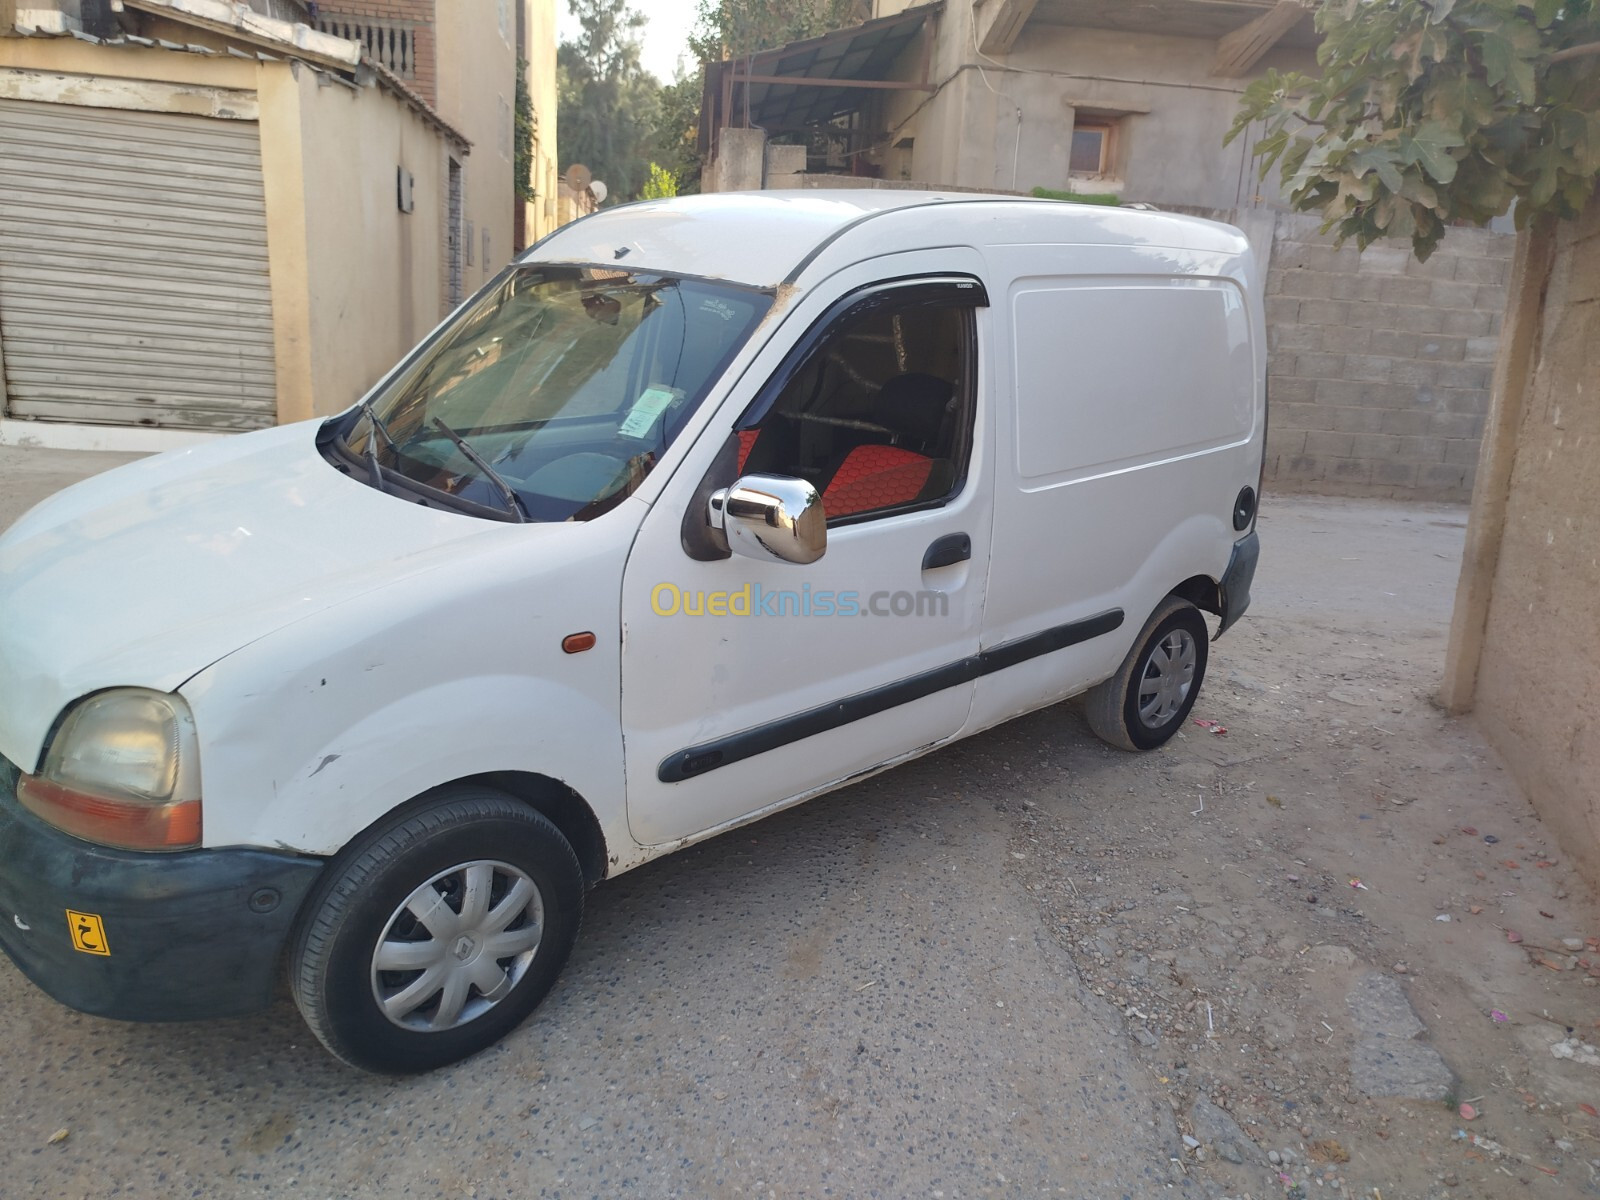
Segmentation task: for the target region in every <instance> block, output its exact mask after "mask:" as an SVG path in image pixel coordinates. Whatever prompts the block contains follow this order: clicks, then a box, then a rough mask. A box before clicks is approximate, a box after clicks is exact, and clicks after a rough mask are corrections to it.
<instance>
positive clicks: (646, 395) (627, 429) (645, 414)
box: [617, 384, 683, 438]
mask: <svg viewBox="0 0 1600 1200" xmlns="http://www.w3.org/2000/svg"><path fill="white" fill-rule="evenodd" d="M682 395H683V393H682V392H680V391H678V389H677V388H669V387H662V386H660V385H659V384H656V385H653V386H651V387H647V388H645V390H644V391H643V392H641V393H640V394H639V398H638V399H637V400H635V401H634V402H633V408H632V410H631V411H630V412H629V413H628V415H627V418H626V419H625V420H624V421H623V422H622V425H621V427H620V428H619V429H618V430H617V432H618V433H620V434H622V436H623V437H631V438H644V437H649V436H650V430H651V429H653V428H654V427H655V423H656V418H658V417H659V416H660V415H661V414H662V413H664V412H666V410H667V405H669V404H671V403H672V402H673V401H674V400H676V399H678V398H679V397H680V396H682Z"/></svg>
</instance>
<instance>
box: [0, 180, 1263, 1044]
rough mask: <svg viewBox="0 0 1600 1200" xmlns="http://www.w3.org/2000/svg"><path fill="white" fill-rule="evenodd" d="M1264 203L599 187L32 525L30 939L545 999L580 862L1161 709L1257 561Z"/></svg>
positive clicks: (132, 957)
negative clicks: (345, 389) (1138, 203)
mask: <svg viewBox="0 0 1600 1200" xmlns="http://www.w3.org/2000/svg"><path fill="white" fill-rule="evenodd" d="M1251 277H1252V265H1251V257H1250V251H1249V247H1248V245H1247V243H1246V242H1245V239H1244V238H1243V236H1242V235H1240V234H1239V233H1238V231H1236V230H1234V229H1231V228H1228V227H1225V226H1221V225H1216V224H1211V223H1208V222H1205V221H1199V220H1194V219H1190V218H1184V217H1177V216H1169V215H1164V214H1159V213H1150V212H1132V211H1121V210H1117V209H1109V208H1095V207H1084V206H1077V205H1069V204H1060V203H1055V202H1050V201H1026V200H1016V199H1004V198H994V197H974V196H943V195H930V194H922V193H911V192H897V191H850V192H839V193H829V192H793V193H767V194H760V195H718V196H704V197H695V198H689V199H681V200H673V201H665V202H659V203H645V204H636V205H632V206H628V207H624V208H619V209H613V210H608V211H606V212H603V213H600V214H598V215H596V216H593V217H590V218H588V219H586V220H583V221H580V222H578V223H576V224H574V225H570V226H568V227H566V228H564V229H561V230H559V231H557V232H556V233H555V234H553V235H552V236H550V237H549V238H547V239H545V240H544V241H543V242H541V243H540V244H539V245H537V246H535V247H533V248H532V249H531V250H530V251H528V252H527V254H525V255H524V256H523V257H522V258H521V260H520V261H518V262H517V263H515V264H514V265H512V266H511V267H510V268H508V269H507V270H506V271H504V272H503V273H502V274H501V275H500V276H499V277H498V278H496V279H495V280H494V281H493V282H491V283H490V284H489V285H487V286H486V287H485V288H484V289H483V290H482V291H481V292H480V293H479V294H478V295H477V296H475V297H473V298H472V299H471V300H470V301H468V302H467V303H466V304H464V305H463V306H462V307H461V308H460V309H459V310H458V311H457V312H456V313H455V314H454V315H453V316H451V317H450V318H449V319H448V320H447V321H445V323H444V324H443V325H442V326H441V327H440V328H439V329H438V330H437V331H435V332H434V333H433V334H432V335H431V336H430V337H429V338H428V340H427V341H425V342H424V343H423V344H422V345H421V346H420V347H418V348H417V349H416V351H414V352H413V353H412V354H411V356H410V357H409V358H407V359H406V360H405V361H404V362H402V363H401V364H400V365H399V366H398V367H396V368H395V369H394V370H393V371H392V372H391V373H390V374H389V375H388V376H387V377H386V378H385V379H383V381H382V382H380V383H379V384H378V385H377V386H376V387H375V388H373V390H372V391H371V393H370V394H369V395H368V396H367V398H366V399H364V400H363V401H362V402H361V403H360V404H359V405H357V406H356V407H355V408H352V409H350V410H349V411H348V412H345V413H342V414H340V415H338V416H335V417H332V418H330V419H328V420H325V421H316V422H308V423H304V424H297V425H290V426H287V427H284V428H279V429H273V430H268V431H264V432H260V433H252V434H245V435H242V436H238V437H231V438H227V439H225V440H218V441H214V442H211V443H209V444H207V445H204V446H202V447H199V448H196V449H191V450H186V451H181V452H174V453H169V454H164V455H161V456H158V457H155V458H151V459H147V460H144V461H141V462H138V463H135V464H132V465H130V466H125V467H122V468H120V469H118V470H115V471H111V472H109V473H107V474H105V475H102V476H100V477H98V478H95V479H92V480H89V481H88V482H85V483H81V484H79V485H77V486H76V487H73V488H69V489H68V490H66V491H64V492H62V493H60V494H59V495H57V496H56V497H54V498H53V499H51V500H49V501H47V502H45V503H44V504H41V505H40V506H39V507H38V508H36V509H34V510H33V511H32V512H31V513H30V514H28V515H27V516H25V517H24V518H23V519H22V520H21V521H19V522H18V523H17V524H16V525H15V526H14V527H13V528H12V529H10V530H9V531H8V532H7V533H6V534H5V535H4V536H3V537H0V943H3V944H4V946H5V949H6V951H7V952H8V953H9V954H10V956H11V958H12V959H13V960H14V961H15V962H16V963H17V965H18V966H19V967H20V968H21V969H22V970H23V971H24V972H25V973H26V974H27V975H28V976H29V977H30V978H31V979H33V980H34V982H35V983H37V984H38V985H39V986H40V987H41V988H43V989H44V990H45V991H46V992H48V993H49V994H50V995H52V996H54V997H55V998H57V999H58V1000H60V1001H61V1002H63V1003H65V1004H68V1005H70V1006H72V1007H74V1008H77V1009H81V1010H83V1011H85V1012H90V1013H98V1014H103V1015H106V1016H112V1017H121V1018H128V1019H134V1020H177V1019H187V1018H198V1017H209V1016H221V1015H232V1014H238V1013H243V1012H247V1011H251V1010H253V1009H257V1008H260V1007H261V1006H263V1005H265V1004H267V1003H268V1001H269V1000H270V998H271V996H272V994H273V992H274V988H275V986H276V985H277V983H278V982H279V981H281V980H282V978H283V977H284V975H285V973H286V974H287V978H288V982H289V984H290V988H291V990H292V992H293V995H294V998H295V1001H296V1002H297V1004H298V1005H299V1007H300V1010H301V1012H302V1013H303V1014H304V1015H305V1018H306V1020H307V1022H308V1023H309V1024H310V1026H311V1028H312V1029H313V1030H314V1031H315V1032H316V1034H317V1036H318V1037H319V1038H321V1039H322V1041H323V1042H324V1043H325V1044H326V1045H327V1046H328V1048H329V1049H330V1050H332V1051H333V1052H334V1053H335V1054H337V1055H338V1056H339V1057H340V1058H342V1059H344V1060H346V1061H347V1062H350V1063H353V1064H355V1065H357V1066H361V1067H365V1068H369V1069H373V1070H379V1071H414V1070H423V1069H427V1068H430V1067H434V1066H438V1065H440V1064H442V1063H447V1062H450V1061H452V1060H455V1059H458V1058H461V1057H463V1056H464V1055H467V1054H471V1053H473V1052H474V1051H477V1050H479V1049H481V1048H483V1047H485V1046H487V1045H489V1044H491V1043H492V1042H494V1041H495V1040H497V1039H498V1038H500V1037H501V1036H503V1035H504V1034H505V1033H507V1032H508V1031H509V1030H511V1029H512V1028H514V1027H515V1026H516V1025H517V1024H518V1023H519V1022H520V1021H521V1020H523V1018H524V1017H526V1016H527V1014H528V1013H529V1012H530V1011H531V1010H532V1009H533V1008H534V1007H535V1005H537V1004H538V1003H539V1001H540V999H541V998H542V997H543V996H544V995H545V993H546V992H547V991H548V990H549V988H550V987H551V985H552V984H553V983H554V981H555V978H556V975H557V974H558V973H559V972H560V970H561V967H562V965H563V963H564V961H565V960H566V958H567V955H568V953H569V951H570V950H571V947H572V944H573V940H574V938H575V937H576V936H577V932H578V925H579V918H580V915H581V912H582V908H583V902H584V893H585V889H586V888H587V887H588V886H590V885H592V884H595V883H597V882H599V881H600V880H602V879H605V878H607V877H609V876H613V875H616V874H619V873H621V872H623V871H627V870H629V869H631V868H633V867H636V866H639V865H640V864H641V863H644V862H648V861H649V860H650V859H652V858H655V857H657V856H659V855H662V854H666V853H668V852H670V851H673V850H676V849H678V848H680V847H682V846H685V845H688V844H690V843H692V842H695V841H699V840H701V839H703V838H708V837H711V836H713V835H714V834H717V833H720V832H722V831H724V830H727V829H730V828H732V827H734V826H737V825H740V824H743V823H746V822H749V821H753V820H756V819H757V818H759V817H762V816H765V815H766V814H768V813H771V812H774V811H776V810H778V809H781V808H784V807H786V806H788V805H792V804H795V803H798V802H799V801H801V800H805V799H807V798H808V797H811V796H815V795H817V794H818V793H821V792H825V791H828V790H829V789H832V788H837V787H841V786H843V785H845V784H847V783H849V782H851V781H853V780H857V779H860V778H862V777H863V776H865V775H868V774H871V773H872V772H874V771H879V770H882V769H884V768H886V767H889V766H892V765H893V764H895V763H898V762H902V761H905V760H906V759H909V758H913V757H915V756H917V755H920V754H925V753H927V752H928V751H929V750H932V749H934V748H936V747H938V746H942V745H945V744H947V743H949V742H952V741H954V740H956V739H957V738H961V737H965V736H967V735H969V734H972V733H976V732H979V731H980V730H983V729H986V728H989V727H990V726H993V725H996V724H998V723H999V722H1001V721H1005V720H1007V719H1009V718H1011V717H1014V716H1017V715H1019V714H1022V713H1026V712H1029V711H1030V710H1033V709H1038V708H1040V707H1042V706H1045V705H1049V704H1054V703H1056V702H1057V701H1059V700H1062V699H1064V698H1066V697H1069V696H1073V695H1076V694H1078V693H1083V692H1087V693H1088V699H1087V707H1088V713H1089V719H1090V724H1091V726H1092V727H1093V728H1094V729H1095V731H1096V732H1098V733H1099V734H1100V735H1101V736H1102V737H1104V738H1106V739H1107V740H1109V741H1110V742H1112V743H1113V744H1115V745H1117V746H1121V747H1123V748H1125V749H1129V750H1135V749H1151V748H1153V747H1156V746H1159V745H1161V744H1162V743H1164V742H1165V741H1166V740H1167V739H1168V738H1170V737H1171V736H1172V735H1173V734H1174V733H1175V732H1176V731H1177V730H1178V728H1179V727H1180V726H1181V725H1182V724H1183V722H1184V721H1185V719H1186V717H1187V714H1188V713H1189V710H1190V708H1191V706H1192V705H1193V704H1194V702H1195V697H1196V694H1197V692H1198V690H1199V688H1200V684H1201V680H1202V678H1203V677H1204V674H1205V667H1206V652H1207V644H1208V641H1209V638H1210V628H1209V627H1208V624H1207V622H1206V619H1205V618H1204V617H1203V616H1202V610H1204V611H1205V612H1209V613H1212V614H1214V615H1215V617H1216V621H1215V625H1216V627H1217V632H1218V633H1220V632H1221V631H1222V630H1224V629H1226V628H1228V626H1230V625H1231V624H1232V623H1233V622H1234V621H1236V620H1237V619H1238V618H1239V615H1240V614H1241V613H1242V612H1243V611H1244V609H1245V606H1246V605H1247V604H1248V602H1249V597H1250V582H1251V577H1252V575H1253V573H1254V568H1255V562H1256V554H1257V543H1256V536H1255V533H1254V525H1255V508H1256V494H1257V489H1258V487H1259V485H1260V472H1261V466H1262V452H1263V444H1264V435H1265V428H1266V397H1265V386H1264V375H1265V363H1266V352H1265V345H1264V340H1263V326H1262V314H1261V306H1260V298H1259V296H1257V295H1256V294H1255V293H1254V292H1253V291H1252V286H1251V284H1250V282H1249V281H1250V279H1251Z"/></svg>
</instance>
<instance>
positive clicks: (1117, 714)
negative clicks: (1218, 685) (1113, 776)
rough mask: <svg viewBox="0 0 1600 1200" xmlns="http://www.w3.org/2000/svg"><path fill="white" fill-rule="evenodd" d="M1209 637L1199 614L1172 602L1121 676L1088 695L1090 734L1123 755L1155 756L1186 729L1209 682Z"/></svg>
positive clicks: (1155, 618) (1163, 606) (1159, 611)
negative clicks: (1144, 753) (1127, 752)
mask: <svg viewBox="0 0 1600 1200" xmlns="http://www.w3.org/2000/svg"><path fill="white" fill-rule="evenodd" d="M1208 637H1209V631H1208V630H1207V629H1206V622H1205V618H1204V617H1202V616H1201V615H1200V610H1199V609H1198V608H1196V607H1195V606H1194V605H1193V604H1190V603H1189V602H1188V601H1187V600H1180V599H1178V598H1177V597H1176V596H1168V597H1167V598H1166V599H1165V600H1163V601H1162V602H1161V603H1160V605H1158V606H1157V607H1156V611H1155V612H1154V613H1152V614H1151V616H1150V619H1149V620H1148V621H1146V622H1145V626H1144V628H1143V629H1142V630H1140V632H1139V636H1138V638H1136V639H1135V640H1134V643H1133V649H1131V650H1129V651H1128V657H1127V658H1125V659H1123V660H1122V666H1121V667H1119V668H1118V669H1117V673H1116V674H1115V675H1113V676H1112V677H1111V678H1110V679H1107V680H1106V681H1105V682H1104V683H1100V684H1097V685H1095V686H1094V687H1092V688H1090V689H1089V692H1088V694H1087V695H1086V696H1085V698H1084V715H1085V716H1087V717H1088V718H1089V728H1090V729H1092V730H1094V732H1095V734H1096V735H1097V736H1099V737H1100V738H1101V739H1102V740H1103V741H1105V742H1108V743H1110V744H1111V745H1113V746H1115V747H1117V748H1118V749H1119V750H1154V749H1155V748H1156V747H1157V746H1162V745H1165V744H1166V743H1167V742H1168V741H1169V740H1170V739H1171V737H1172V735H1173V734H1175V733H1177V732H1178V730H1179V729H1180V728H1182V726H1183V722H1184V718H1186V717H1187V716H1188V715H1189V710H1190V709H1192V708H1193V707H1194V702H1195V700H1196V698H1198V697H1199V695H1200V685H1201V684H1202V683H1203V682H1204V681H1205V676H1206V652H1207V649H1208V647H1209V642H1208Z"/></svg>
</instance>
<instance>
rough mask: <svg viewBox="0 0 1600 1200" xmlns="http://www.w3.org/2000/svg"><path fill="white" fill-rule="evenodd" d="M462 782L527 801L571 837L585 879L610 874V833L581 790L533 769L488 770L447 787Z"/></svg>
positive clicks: (591, 880)
mask: <svg viewBox="0 0 1600 1200" xmlns="http://www.w3.org/2000/svg"><path fill="white" fill-rule="evenodd" d="M458 784H481V785H483V786H484V787H491V788H494V789H496V790H497V791H502V792H505V793H506V794H507V795H509V796H511V797H513V798H514V799H516V800H519V801H521V802H522V803H523V804H526V805H527V806H528V807H529V808H531V809H534V810H535V811H536V812H538V813H540V814H541V815H542V816H544V817H545V819H546V820H548V821H549V822H550V823H551V824H552V825H554V826H555V827H556V828H557V829H558V830H560V832H561V836H562V837H564V838H566V839H567V844H568V845H569V846H571V847H572V852H573V853H574V854H576V855H577V856H578V865H579V866H580V867H582V868H583V880H584V882H585V883H587V884H589V885H590V886H593V885H594V884H597V883H599V882H600V881H601V880H602V879H604V878H605V877H606V874H607V868H608V859H607V857H606V835H605V830H604V829H603V828H602V827H601V825H600V818H599V817H598V816H596V815H595V811H594V809H593V808H592V807H591V806H590V804H589V802H588V801H587V800H585V799H584V798H583V797H582V796H580V795H579V794H578V793H577V791H575V790H574V789H573V788H571V787H570V786H568V785H567V784H565V783H562V782H561V780H559V779H553V778H551V777H550V776H549V775H540V774H537V773H536V772H533V771H488V772H485V773H484V774H481V775H469V776H467V777H466V778H465V779H456V780H452V781H451V783H449V784H446V785H444V786H446V787H452V786H455V785H458Z"/></svg>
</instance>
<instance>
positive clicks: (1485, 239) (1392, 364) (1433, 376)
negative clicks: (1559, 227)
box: [1266, 214, 1515, 500]
mask: <svg viewBox="0 0 1600 1200" xmlns="http://www.w3.org/2000/svg"><path fill="white" fill-rule="evenodd" d="M1319 227H1320V222H1319V220H1318V219H1317V218H1315V217H1306V216H1299V215H1290V214H1280V215H1279V216H1278V217H1277V218H1276V225H1275V228H1274V231H1273V236H1272V254H1271V258H1270V260H1269V263H1268V271H1267V306H1266V310H1267V333H1268V345H1269V347H1270V351H1271V354H1270V359H1269V363H1270V365H1269V368H1268V374H1269V378H1270V387H1271V396H1272V418H1271V420H1272V424H1271V429H1270V433H1269V436H1268V441H1267V474H1266V478H1267V483H1268V487H1269V490H1275V491H1319V492H1338V493H1345V494H1352V495H1375V496H1395V497H1410V498H1415V499H1430V500H1466V499H1467V498H1468V497H1469V496H1470V495H1471V493H1472V485H1473V477H1474V474H1475V471H1476V467H1477V462H1478V446H1479V442H1480V440H1481V438H1482V434H1483V425H1484V418H1485V415H1486V414H1487V412H1488V411H1489V382H1490V374H1491V372H1492V370H1493V364H1494V357H1495V352H1496V348H1497V345H1498V340H1499V332H1500V320H1501V312H1502V309H1503V308H1504V306H1505V291H1506V277H1507V273H1508V271H1509V269H1510V262H1511V252H1512V248H1513V245H1514V241H1515V239H1514V238H1513V236H1512V235H1510V234H1498V233H1490V232H1487V231H1485V230H1478V229H1452V230H1450V232H1449V233H1448V234H1447V235H1446V236H1445V239H1444V242H1443V243H1442V244H1441V245H1440V247H1439V249H1438V250H1437V251H1435V252H1434V255H1433V257H1432V258H1430V259H1429V260H1428V261H1427V262H1426V263H1419V262H1417V261H1416V259H1415V258H1413V257H1412V255H1411V252H1410V247H1409V246H1406V245H1403V244H1384V243H1380V244H1378V245H1375V246H1371V247H1369V248H1368V249H1367V250H1366V251H1365V252H1359V251H1357V250H1356V248H1355V246H1354V245H1353V244H1347V245H1346V246H1344V247H1343V248H1341V249H1338V250H1336V249H1334V247H1333V243H1332V239H1331V238H1328V237H1325V236H1323V235H1322V234H1321V233H1320V232H1319Z"/></svg>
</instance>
